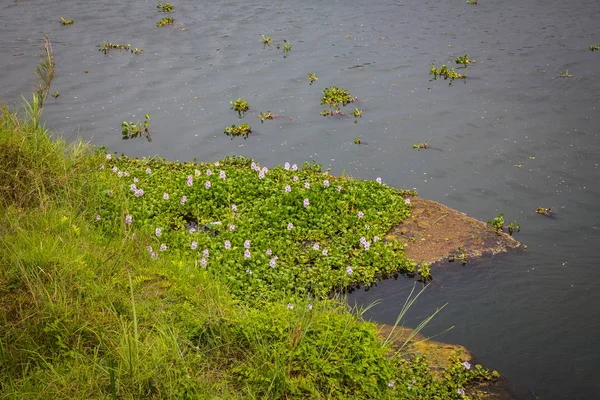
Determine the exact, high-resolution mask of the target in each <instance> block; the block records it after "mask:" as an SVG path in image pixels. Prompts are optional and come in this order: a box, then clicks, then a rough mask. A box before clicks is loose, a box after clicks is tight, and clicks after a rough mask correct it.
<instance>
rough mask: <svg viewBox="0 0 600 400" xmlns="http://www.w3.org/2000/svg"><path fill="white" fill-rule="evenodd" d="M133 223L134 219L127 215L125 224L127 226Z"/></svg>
mask: <svg viewBox="0 0 600 400" xmlns="http://www.w3.org/2000/svg"><path fill="white" fill-rule="evenodd" d="M132 222H133V217H132V216H131V215H126V216H125V223H126V224H127V225H131V223H132Z"/></svg>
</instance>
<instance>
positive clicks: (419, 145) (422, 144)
mask: <svg viewBox="0 0 600 400" xmlns="http://www.w3.org/2000/svg"><path fill="white" fill-rule="evenodd" d="M428 147H429V145H428V144H427V142H419V143H415V144H413V149H417V150H421V149H426V148H428Z"/></svg>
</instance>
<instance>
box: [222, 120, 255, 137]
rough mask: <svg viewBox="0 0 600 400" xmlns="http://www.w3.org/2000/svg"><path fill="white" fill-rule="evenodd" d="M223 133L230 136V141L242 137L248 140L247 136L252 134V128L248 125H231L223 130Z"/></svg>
mask: <svg viewBox="0 0 600 400" xmlns="http://www.w3.org/2000/svg"><path fill="white" fill-rule="evenodd" d="M224 133H225V134H226V135H227V136H231V139H233V138H234V137H238V136H243V137H244V139H248V135H250V134H251V133H252V128H250V125H248V124H239V125H235V124H233V125H231V126H228V127H227V128H225V131H224Z"/></svg>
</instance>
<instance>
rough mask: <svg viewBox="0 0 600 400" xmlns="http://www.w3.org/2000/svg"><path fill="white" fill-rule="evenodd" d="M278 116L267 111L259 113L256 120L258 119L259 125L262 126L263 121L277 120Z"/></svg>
mask: <svg viewBox="0 0 600 400" xmlns="http://www.w3.org/2000/svg"><path fill="white" fill-rule="evenodd" d="M277 117H278V115H277V114H273V113H272V112H271V111H267V112H266V113H265V112H261V113H260V114H258V118H259V119H260V123H261V124H263V123H264V122H265V120H269V121H272V120H274V119H275V118H277Z"/></svg>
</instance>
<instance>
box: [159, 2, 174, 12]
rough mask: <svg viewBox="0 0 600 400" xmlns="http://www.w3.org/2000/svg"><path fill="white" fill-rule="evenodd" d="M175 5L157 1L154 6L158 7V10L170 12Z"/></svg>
mask: <svg viewBox="0 0 600 400" xmlns="http://www.w3.org/2000/svg"><path fill="white" fill-rule="evenodd" d="M174 7H175V6H174V5H173V4H171V3H165V4H163V3H158V5H157V6H156V8H158V11H159V12H171V11H173V8H174Z"/></svg>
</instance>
